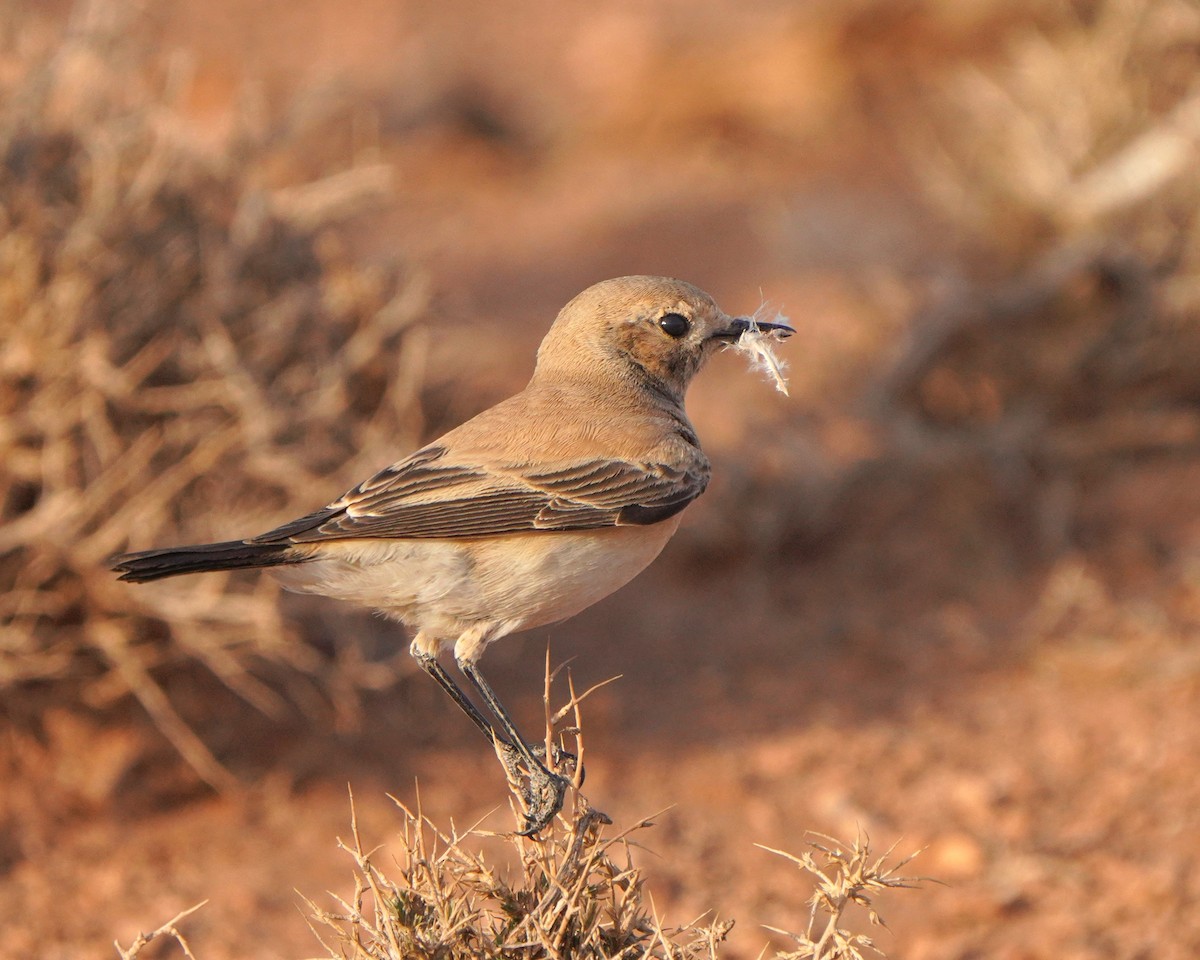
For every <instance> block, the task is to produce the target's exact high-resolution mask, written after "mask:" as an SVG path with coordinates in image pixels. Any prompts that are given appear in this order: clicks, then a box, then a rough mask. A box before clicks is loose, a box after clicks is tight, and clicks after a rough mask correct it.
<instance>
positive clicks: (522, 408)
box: [114, 277, 791, 832]
mask: <svg viewBox="0 0 1200 960" xmlns="http://www.w3.org/2000/svg"><path fill="white" fill-rule="evenodd" d="M753 326H754V321H752V320H750V319H749V318H732V317H729V316H726V315H725V314H724V313H722V312H721V310H720V309H719V308H718V307H717V305H716V304H715V303H714V302H713V300H712V298H711V297H709V296H708V295H707V294H706V293H704V292H703V291H701V290H699V289H697V288H696V287H694V286H692V285H691V284H689V283H685V282H683V281H681V280H671V279H666V278H662V277H623V278H620V279H617V280H608V281H605V282H603V283H598V284H596V285H594V286H592V287H589V288H588V289H587V290H585V291H583V292H582V293H581V294H579V295H578V296H577V297H575V299H573V300H572V301H571V302H570V303H568V304H567V305H566V306H565V307H564V308H563V309H562V311H561V312H560V313H559V315H558V318H557V319H556V320H555V322H554V324H553V326H552V327H551V328H550V331H549V333H547V335H546V337H545V339H544V340H543V341H542V345H541V347H540V348H539V349H538V358H537V366H536V369H535V370H534V374H533V377H532V379H531V380H530V382H529V384H528V386H526V388H525V389H524V390H523V391H521V392H520V393H518V394H517V395H516V396H513V397H510V398H509V399H507V400H505V401H502V402H501V403H498V404H497V405H496V406H494V407H492V408H490V409H488V410H485V411H484V412H482V413H480V414H479V415H478V416H476V417H474V418H472V419H471V420H468V421H467V422H466V423H464V424H462V425H461V426H459V427H457V428H455V429H454V430H451V431H450V432H449V433H447V434H445V436H443V437H441V438H440V439H438V440H436V441H434V442H433V443H431V444H430V445H428V446H426V447H424V448H422V449H421V450H418V451H417V452H416V453H413V454H411V455H410V456H408V457H406V458H404V459H403V460H400V461H398V462H397V463H394V464H392V465H391V466H389V467H386V468H384V469H383V470H381V471H379V472H378V473H377V474H375V475H374V476H373V477H371V478H370V479H368V480H366V481H364V482H363V483H361V484H359V485H358V486H357V487H355V488H354V489H353V490H350V491H349V492H348V493H346V494H345V495H344V496H342V497H339V498H338V499H337V500H335V501H333V502H332V503H330V504H328V505H327V506H326V507H323V508H322V509H320V510H317V511H315V512H314V513H312V514H309V515H308V516H305V517H301V518H299V519H297V520H293V521H291V522H290V523H286V524H283V525H282V526H280V527H277V528H275V529H274V530H271V531H268V532H267V533H264V534H260V535H258V536H255V537H250V538H248V539H246V540H238V541H229V542H226V543H219V544H202V545H199V546H189V547H177V548H168V549H159V550H148V551H143V552H140V553H131V554H126V555H125V556H122V557H118V558H116V560H115V561H114V569H115V570H116V571H118V572H120V574H121V579H123V580H132V581H146V580H154V579H159V578H161V577H168V576H174V575H176V574H181V573H194V572H199V571H204V570H220V569H227V568H233V567H256V566H262V567H270V568H271V569H272V572H273V573H274V574H275V575H276V576H277V577H279V579H280V580H281V581H282V582H283V583H284V585H285V586H287V587H288V588H290V589H293V590H299V591H304V592H309V593H317V594H322V595H325V596H332V597H338V598H341V599H346V600H351V601H354V602H357V603H361V604H364V605H367V606H371V607H375V608H376V609H379V610H382V611H384V612H385V613H388V614H389V615H391V616H394V617H396V618H397V619H399V620H401V621H403V622H404V623H405V624H406V625H408V626H409V627H410V628H411V629H412V630H414V631H415V633H414V636H413V639H412V644H411V649H412V652H413V655H414V656H415V657H416V658H417V659H418V661H419V662H420V663H421V664H422V666H423V667H424V668H425V669H426V670H427V671H428V672H429V673H430V674H431V675H432V676H433V677H434V678H435V679H436V680H437V681H438V682H439V683H440V684H441V685H442V686H443V687H444V688H445V689H446V690H447V692H448V693H450V695H451V696H452V697H454V699H455V701H456V702H457V703H458V704H459V706H460V707H462V708H463V709H464V710H465V711H466V712H467V713H468V715H469V716H470V717H471V719H472V721H474V722H475V723H476V724H477V725H478V726H479V727H480V729H482V730H483V731H484V732H485V733H486V734H488V736H489V737H492V738H493V739H494V740H495V741H496V742H497V743H498V744H499V746H500V747H501V749H502V754H503V755H505V756H507V757H508V758H509V760H510V761H511V762H512V763H519V764H521V765H522V766H524V768H525V770H526V772H527V774H528V776H529V779H530V788H529V795H528V796H527V798H526V799H527V806H528V807H529V813H528V815H527V821H528V822H527V824H526V830H527V832H534V831H536V830H538V829H541V828H542V827H543V826H545V824H546V823H548V822H549V820H550V818H552V817H553V815H554V813H555V812H557V810H558V809H559V807H560V806H561V803H562V797H563V789H564V787H565V783H564V781H563V780H562V778H561V777H559V776H558V775H557V774H553V773H551V772H549V771H548V770H547V769H546V767H545V765H544V764H543V763H542V761H541V760H540V759H539V758H538V757H536V756H535V755H534V752H533V751H532V750H531V748H530V747H528V746H527V745H526V744H525V742H524V741H523V740H521V739H520V737H519V736H518V734H517V732H516V729H515V727H514V726H513V724H512V722H511V720H510V719H509V718H508V715H507V713H506V712H505V711H504V710H503V708H502V707H501V706H500V704H499V701H498V700H497V699H496V698H495V694H494V693H493V692H492V691H491V688H490V687H489V686H488V685H487V683H486V681H484V679H483V677H482V676H481V675H480V674H479V672H478V667H477V662H478V660H479V657H480V656H481V655H482V653H483V651H484V649H485V648H486V647H487V645H488V644H489V643H491V642H493V641H495V640H497V639H499V638H500V637H503V636H505V635H507V634H509V633H512V632H514V631H516V630H521V629H527V628H529V627H534V626H538V625H541V624H545V623H550V622H554V621H556V620H561V619H564V618H566V617H569V616H571V615H573V614H575V613H577V612H579V611H580V610H582V609H583V608H585V607H587V606H589V605H590V604H592V603H594V602H595V601H596V600H599V599H600V598H602V597H604V596H606V595H607V594H609V593H611V592H612V591H613V590H616V589H617V588H619V587H620V586H622V585H623V584H625V583H626V582H628V581H629V580H630V579H631V578H632V577H633V576H635V575H636V574H637V573H638V572H640V571H641V570H642V569H643V568H644V567H645V566H646V565H647V564H648V563H650V562H651V561H652V560H653V559H654V558H655V557H656V556H657V555H658V553H659V551H660V550H661V549H662V547H663V546H664V545H665V543H666V542H667V540H668V539H669V538H670V536H671V534H673V533H674V531H675V529H676V528H677V527H678V525H679V520H680V516H679V515H680V512H681V511H682V510H683V509H684V508H685V507H686V506H687V505H688V504H689V503H691V501H692V500H694V499H695V498H696V497H698V496H699V495H700V494H701V493H703V492H704V488H705V486H706V485H707V483H708V477H709V469H710V468H709V462H708V458H707V457H705V455H704V453H703V452H702V451H701V449H700V445H699V441H698V440H697V438H696V433H695V430H694V429H693V428H692V425H691V423H690V422H689V421H688V418H687V415H686V413H685V412H684V408H683V398H684V394H685V392H686V390H687V386H688V384H689V383H690V381H691V379H692V377H694V376H695V374H696V373H697V372H698V371H699V370H700V369H701V367H702V366H703V365H704V363H705V361H706V360H707V359H708V358H709V357H710V356H711V355H712V354H713V353H714V352H715V350H716V349H717V348H718V347H719V346H721V345H722V344H728V343H732V342H736V341H737V339H738V338H739V337H740V336H741V335H742V334H743V333H744V332H745V331H747V330H748V329H751V328H752V327H753ZM758 326H760V327H762V328H766V329H775V330H779V331H780V332H781V333H783V334H787V333H790V332H791V328H789V327H786V326H783V325H782V324H759V325H758ZM451 646H452V647H453V650H454V656H455V659H456V661H457V662H458V664H459V666H460V667H461V668H462V670H463V672H464V673H465V674H466V675H467V677H468V678H469V679H470V680H471V681H472V683H473V684H474V686H475V687H476V689H477V690H478V691H479V693H480V694H481V696H483V698H484V699H485V701H486V702H487V705H488V708H489V710H491V712H492V714H493V716H494V718H495V720H496V721H497V722H498V724H499V730H496V729H494V728H493V726H492V724H491V722H490V721H489V720H488V719H487V718H485V717H484V716H483V715H482V714H481V712H480V711H479V710H478V709H476V708H475V707H474V706H473V705H472V704H471V702H470V700H468V699H467V698H466V696H465V695H464V694H463V693H462V691H461V690H459V689H458V687H457V686H456V685H455V684H454V683H453V681H452V680H451V679H450V677H449V675H448V674H447V673H446V672H445V670H444V669H443V668H442V667H441V665H440V664H439V663H438V661H437V659H436V658H437V654H438V653H439V652H440V651H441V650H442V649H443V648H444V647H451Z"/></svg>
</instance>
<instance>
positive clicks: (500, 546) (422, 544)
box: [272, 516, 680, 643]
mask: <svg viewBox="0 0 1200 960" xmlns="http://www.w3.org/2000/svg"><path fill="white" fill-rule="evenodd" d="M679 519H680V518H679V517H678V516H676V517H672V518H671V519H670V520H667V521H664V522H663V523H657V524H654V525H652V526H647V527H638V526H629V527H610V528H606V529H603V530H594V531H588V532H586V533H533V534H517V535H513V536H507V537H497V538H494V539H488V540H392V541H385V540H361V541H352V540H341V541H330V542H327V543H323V544H321V546H320V550H319V553H318V555H317V556H315V557H314V559H312V560H310V561H307V562H305V563H303V564H298V565H295V566H286V567H276V568H274V569H273V571H272V572H273V573H274V574H275V576H276V577H277V578H278V579H279V580H280V581H281V582H282V583H283V585H284V586H285V587H287V588H288V589H291V590H297V591H301V592H304V593H316V594H321V595H323V596H330V597H337V598H339V599H342V600H349V601H351V602H354V603H359V604H363V605H365V606H369V607H374V608H375V609H377V610H380V611H382V612H384V613H386V614H388V615H389V616H393V617H396V618H397V619H399V620H401V621H403V622H404V623H405V624H406V625H407V626H409V627H410V628H412V629H414V630H418V631H421V632H422V633H423V634H425V635H426V636H427V637H429V638H430V639H436V640H437V641H440V642H442V643H447V642H453V641H454V640H455V639H456V638H458V637H459V636H460V635H461V634H462V633H463V632H464V631H466V630H468V629H472V628H476V627H479V626H480V625H484V624H495V625H496V626H497V628H498V632H497V633H496V635H495V636H500V635H503V634H504V633H511V632H513V631H515V630H523V629H527V628H529V627H536V626H541V625H542V624H547V623H554V622H556V621H558V620H564V619H566V618H567V617H570V616H573V615H574V614H576V613H578V612H579V611H581V610H583V609H584V608H585V607H588V606H590V605H591V604H593V603H595V602H596V601H597V600H600V599H601V598H603V597H606V596H608V594H610V593H612V592H613V591H614V590H616V589H618V588H619V587H622V586H624V585H625V584H626V583H628V582H629V581H630V580H632V579H633V578H634V577H635V576H637V574H638V573H640V572H641V571H642V570H643V569H645V567H646V566H647V565H648V564H649V563H650V562H651V561H652V560H653V559H654V558H655V557H657V556H658V554H659V553H660V552H661V551H662V548H663V547H664V546H665V545H666V542H667V541H668V540H669V539H670V538H671V535H672V534H673V533H674V532H675V530H676V529H677V528H678V526H679ZM494 638H495V637H492V639H494Z"/></svg>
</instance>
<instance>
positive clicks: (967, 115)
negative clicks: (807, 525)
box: [883, 0, 1200, 466]
mask: <svg viewBox="0 0 1200 960" xmlns="http://www.w3.org/2000/svg"><path fill="white" fill-rule="evenodd" d="M1197 58H1200V10H1198V9H1197V8H1196V6H1195V4H1193V3H1190V2H1188V0H1092V2H1089V3H1081V4H1064V5H1062V6H1061V7H1060V8H1057V10H1056V11H1055V12H1046V13H1044V15H1043V17H1042V20H1041V22H1040V23H1038V24H1036V25H1034V24H1030V25H1028V26H1027V27H1026V28H1025V29H1024V31H1023V32H1019V33H1017V34H1016V35H1015V36H1014V38H1013V41H1012V43H1011V44H1009V46H1008V48H1007V49H1006V51H1005V53H1004V55H1003V56H1002V57H1001V59H1000V61H999V62H998V63H994V64H991V65H978V64H973V65H971V66H968V67H966V68H964V69H962V70H960V71H958V72H957V73H955V74H954V75H953V76H951V77H950V78H949V79H948V80H946V81H945V82H944V83H943V84H942V85H941V86H940V87H939V89H938V90H937V91H935V92H934V93H933V94H932V95H931V96H928V97H925V98H922V99H921V100H920V113H919V114H908V115H907V121H908V122H907V123H906V124H905V126H904V129H905V139H906V142H907V145H908V147H909V155H910V156H911V157H912V160H913V168H914V169H915V171H916V172H917V174H918V177H919V182H920V184H921V185H922V186H923V187H924V189H925V192H926V194H927V196H928V197H929V198H930V199H931V200H932V202H933V204H934V206H935V208H936V209H937V210H938V211H939V213H940V217H941V220H942V224H943V226H944V228H945V229H946V230H947V231H948V233H950V234H951V235H953V236H954V237H955V238H956V246H957V247H958V249H959V250H960V251H962V252H961V256H960V262H959V273H958V275H957V276H949V275H945V276H943V277H942V278H940V283H939V285H938V289H937V291H936V293H928V292H927V293H926V294H925V297H926V298H927V299H928V300H931V301H932V304H933V305H932V306H928V305H927V306H925V307H924V308H922V309H918V310H917V311H916V312H917V323H916V326H915V329H914V332H913V340H912V342H911V343H910V344H909V345H908V349H907V350H906V351H905V352H904V354H903V357H902V358H901V360H900V361H899V363H898V364H897V365H896V367H895V368H894V369H893V370H892V372H891V375H890V377H889V379H888V380H887V382H886V383H885V385H884V389H883V399H884V400H886V401H888V402H895V403H898V404H899V406H900V407H901V408H906V409H912V410H915V411H916V412H917V413H919V415H920V416H921V418H922V419H923V420H924V422H925V424H926V425H927V426H934V427H937V428H951V429H956V428H961V427H969V428H972V429H973V430H982V431H983V433H985V434H986V435H987V440H988V442H991V443H992V444H993V445H996V444H997V443H999V444H1000V445H1002V446H1003V445H1005V444H1007V445H1008V446H1010V447H1011V446H1013V445H1017V446H1020V445H1022V444H1024V445H1026V446H1030V447H1032V448H1033V453H1034V455H1035V456H1036V457H1040V458H1047V459H1048V460H1050V461H1053V462H1055V463H1060V462H1061V463H1065V464H1066V465H1068V466H1070V465H1073V464H1075V463H1077V462H1078V461H1080V460H1094V459H1096V458H1098V457H1100V458H1102V457H1109V456H1111V455H1113V454H1122V453H1131V452H1143V451H1150V452H1153V451H1160V450H1169V451H1174V450H1178V449H1179V448H1180V446H1188V447H1193V448H1194V447H1195V445H1196V444H1197V443H1198V442H1200V422H1197V419H1196V417H1195V414H1194V411H1193V410H1192V409H1190V408H1191V407H1192V406H1194V403H1195V401H1196V399H1197V398H1200V366H1197V364H1196V363H1195V359H1196V358H1197V357H1198V356H1200V322H1198V318H1200V166H1198V165H1197V164H1196V160H1195V158H1196V155H1197V150H1198V148H1200V83H1198V82H1197V79H1196V71H1195V64H1196V62H1197Z"/></svg>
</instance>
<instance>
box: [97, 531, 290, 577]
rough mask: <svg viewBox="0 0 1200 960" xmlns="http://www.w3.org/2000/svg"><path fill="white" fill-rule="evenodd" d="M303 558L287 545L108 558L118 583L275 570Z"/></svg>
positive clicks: (200, 547) (242, 544)
mask: <svg viewBox="0 0 1200 960" xmlns="http://www.w3.org/2000/svg"><path fill="white" fill-rule="evenodd" d="M304 559H305V558H304V557H303V556H297V555H296V554H295V553H294V552H293V545H292V544H290V543H247V542H246V541H245V540H227V541H225V542H224V543H200V544H196V545H195V546H190V547H164V548H162V549H159V550H142V551H140V552H139V553H124V554H121V555H120V556H118V557H113V559H112V569H113V571H114V572H116V573H119V574H120V575H121V576H120V577H118V579H120V580H129V581H131V582H133V583H146V582H147V581H149V580H161V579H162V578H163V577H174V576H178V575H179V574H181V573H206V572H208V571H211V570H238V569H242V568H247V567H277V566H279V565H281V564H285V563H300V562H302V561H303V560H304Z"/></svg>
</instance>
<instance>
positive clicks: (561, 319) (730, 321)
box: [534, 277, 794, 401]
mask: <svg viewBox="0 0 1200 960" xmlns="http://www.w3.org/2000/svg"><path fill="white" fill-rule="evenodd" d="M754 328H757V329H759V330H763V331H770V330H778V331H781V332H782V335H784V336H787V335H790V334H791V333H793V332H794V331H793V330H792V328H791V327H789V326H787V325H786V324H782V323H765V322H762V321H755V320H753V319H752V318H750V317H730V316H728V315H726V314H725V313H723V312H722V311H721V309H720V307H718V306H717V304H716V303H715V302H714V301H713V298H712V297H710V296H709V295H708V294H707V293H705V292H704V291H703V290H700V289H699V288H698V287H695V286H693V285H692V284H690V283H687V282H685V281H683V280H674V279H671V278H668V277H619V278H617V279H615V280H605V281H603V282H601V283H597V284H594V285H593V286H590V287H588V288H587V289H586V290H584V291H583V292H582V293H580V294H579V295H578V296H576V297H575V298H574V299H573V300H571V302H570V303H568V304H567V305H566V306H565V307H563V309H562V310H561V311H560V312H559V314H558V318H557V319H556V320H555V321H554V325H553V326H552V327H551V328H550V332H549V333H547V334H546V337H545V339H544V340H543V341H542V345H541V347H539V349H538V362H537V371H536V373H535V374H534V377H535V379H536V378H538V377H544V376H553V377H555V378H557V379H562V378H565V377H582V378H585V379H586V380H587V381H591V382H599V383H604V382H611V381H612V380H613V379H616V380H619V381H624V382H633V383H634V384H636V385H640V386H643V387H650V388H651V389H654V390H656V391H658V392H660V393H666V394H668V395H669V396H670V397H671V398H672V399H675V400H678V401H682V400H683V396H684V393H685V392H686V391H687V387H688V384H689V383H691V380H692V378H693V377H694V376H695V375H696V374H697V373H698V372H699V371H700V369H701V367H703V366H704V363H705V361H707V360H708V358H709V357H710V356H712V354H713V353H714V352H716V350H717V348H718V347H720V346H722V345H728V344H733V343H736V342H737V341H738V340H739V339H740V338H741V337H742V335H743V334H744V333H746V332H747V331H748V330H751V329H754Z"/></svg>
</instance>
